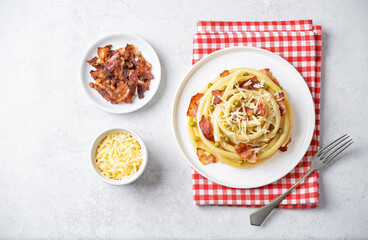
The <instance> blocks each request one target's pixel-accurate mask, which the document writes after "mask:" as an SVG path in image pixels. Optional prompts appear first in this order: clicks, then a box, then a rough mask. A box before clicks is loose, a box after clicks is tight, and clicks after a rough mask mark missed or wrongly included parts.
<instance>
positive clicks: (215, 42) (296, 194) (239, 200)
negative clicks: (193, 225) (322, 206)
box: [192, 20, 322, 208]
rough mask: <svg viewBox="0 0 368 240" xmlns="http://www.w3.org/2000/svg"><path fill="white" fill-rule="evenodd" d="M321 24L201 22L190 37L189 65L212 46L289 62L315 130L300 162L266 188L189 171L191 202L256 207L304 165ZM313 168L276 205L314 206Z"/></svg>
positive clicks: (290, 182) (273, 195)
mask: <svg viewBox="0 0 368 240" xmlns="http://www.w3.org/2000/svg"><path fill="white" fill-rule="evenodd" d="M321 31H322V28H321V26H313V23H312V20H298V21H278V22H274V21H273V22H217V21H200V22H198V24H197V33H196V34H195V36H194V39H193V45H194V46H193V64H194V63H196V62H197V61H199V60H200V59H201V58H203V57H204V56H206V55H207V54H210V53H212V52H215V51H217V50H220V49H223V48H227V47H232V46H253V47H259V48H263V49H266V50H269V51H271V52H274V53H276V54H278V55H280V56H281V57H283V58H284V59H286V60H287V61H288V62H290V63H291V64H292V65H293V66H294V67H295V68H296V69H297V70H298V71H299V72H300V74H301V75H302V76H303V78H304V80H305V81H306V82H307V84H308V87H309V89H310V91H311V93H312V96H313V99H314V103H315V111H316V129H315V131H314V135H313V139H312V142H311V145H310V147H309V149H308V151H307V153H306V154H305V156H304V157H303V160H302V161H301V162H300V163H299V164H298V165H297V166H296V167H295V168H294V169H293V170H292V171H291V172H290V173H289V174H287V175H286V176H285V177H283V178H281V179H280V180H278V181H276V182H274V183H271V184H269V185H267V186H263V187H260V188H253V189H235V188H229V187H225V186H221V185H219V184H216V183H214V182H212V181H210V180H208V179H206V178H204V177H203V176H201V175H200V174H199V173H197V172H196V171H195V170H194V169H193V170H192V171H193V173H192V180H193V200H194V203H195V204H197V205H227V206H230V205H232V206H247V207H260V206H262V205H265V204H267V203H269V202H270V201H272V200H274V199H275V198H276V197H278V196H279V195H281V194H282V193H283V192H285V191H286V190H287V189H289V188H290V187H291V186H292V185H294V184H295V182H296V181H298V180H299V179H300V178H301V177H302V176H303V175H304V174H305V173H306V172H307V171H308V169H309V167H310V165H311V163H310V158H311V156H313V155H314V154H315V153H316V152H317V151H318V148H319V143H320V142H319V135H320V130H319V127H320V81H321V48H322V36H321V34H322V33H321ZM318 195H319V193H318V172H314V173H313V174H312V175H311V176H309V177H308V178H307V179H306V180H305V181H304V183H302V184H301V185H300V186H299V187H298V188H296V189H295V190H294V191H293V192H292V193H291V194H290V195H289V196H288V197H287V198H285V199H284V200H283V201H282V202H281V203H280V205H279V206H278V207H279V208H316V207H317V206H318Z"/></svg>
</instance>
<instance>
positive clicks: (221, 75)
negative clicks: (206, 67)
mask: <svg viewBox="0 0 368 240" xmlns="http://www.w3.org/2000/svg"><path fill="white" fill-rule="evenodd" d="M228 75H230V72H229V70H225V71H223V72H222V73H221V74H220V77H222V78H223V77H226V76H228Z"/></svg>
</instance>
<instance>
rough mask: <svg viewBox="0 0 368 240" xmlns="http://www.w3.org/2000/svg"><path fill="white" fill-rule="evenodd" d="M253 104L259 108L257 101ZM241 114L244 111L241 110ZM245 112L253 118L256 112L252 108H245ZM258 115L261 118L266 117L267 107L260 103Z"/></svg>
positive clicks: (253, 101)
mask: <svg viewBox="0 0 368 240" xmlns="http://www.w3.org/2000/svg"><path fill="white" fill-rule="evenodd" d="M251 103H253V104H254V106H257V100H255V99H253V100H252V101H251ZM240 111H241V112H243V111H242V110H240ZM245 111H246V113H247V115H248V116H251V115H253V114H254V110H253V109H252V108H250V107H245ZM257 115H259V116H264V115H266V107H265V105H264V104H263V103H261V102H259V103H258V106H257Z"/></svg>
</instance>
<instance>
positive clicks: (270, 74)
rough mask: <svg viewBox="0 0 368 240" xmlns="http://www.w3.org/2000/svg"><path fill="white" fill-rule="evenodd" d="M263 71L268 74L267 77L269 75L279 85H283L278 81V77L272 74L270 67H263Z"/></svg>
mask: <svg viewBox="0 0 368 240" xmlns="http://www.w3.org/2000/svg"><path fill="white" fill-rule="evenodd" d="M260 71H261V72H263V73H264V74H266V75H267V77H269V78H270V79H271V80H272V81H273V82H274V83H275V84H276V85H277V86H279V87H280V86H281V85H280V83H279V81H277V79H276V78H275V76H273V75H272V73H271V71H270V69H268V68H265V69H261V70H260Z"/></svg>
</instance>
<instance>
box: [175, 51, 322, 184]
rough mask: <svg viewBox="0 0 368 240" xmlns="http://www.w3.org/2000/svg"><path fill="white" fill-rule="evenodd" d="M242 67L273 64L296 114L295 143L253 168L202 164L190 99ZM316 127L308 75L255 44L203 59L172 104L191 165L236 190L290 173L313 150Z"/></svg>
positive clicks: (179, 137) (177, 131) (180, 140)
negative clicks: (190, 128)
mask: <svg viewBox="0 0 368 240" xmlns="http://www.w3.org/2000/svg"><path fill="white" fill-rule="evenodd" d="M237 67H246V68H254V69H263V68H269V69H270V70H271V71H272V73H273V75H274V76H275V77H276V78H277V80H278V81H279V82H280V84H281V85H282V87H283V88H284V89H285V90H286V91H287V93H288V98H289V101H290V103H291V106H292V108H293V112H294V129H293V133H292V141H291V143H290V144H289V145H288V151H287V152H284V153H280V152H278V153H276V154H275V155H274V156H273V157H272V158H270V159H268V160H267V161H265V162H263V163H261V164H259V165H256V166H254V167H251V168H234V167H231V166H229V165H226V164H223V163H216V164H208V165H203V164H202V163H201V162H200V161H199V160H198V157H197V155H196V153H195V151H194V149H193V147H192V145H191V144H190V142H189V137H188V134H187V129H186V121H187V117H186V112H187V109H188V106H189V102H190V98H191V96H193V95H194V94H196V93H197V92H199V91H200V90H201V89H202V88H203V87H204V86H206V85H207V84H208V83H209V82H210V81H211V80H212V79H214V78H215V77H216V76H217V75H218V74H220V73H221V72H222V71H223V70H226V69H232V68H237ZM314 126H315V112H314V103H313V99H312V96H311V93H310V91H309V89H308V86H307V84H306V82H305V81H304V79H303V77H302V76H301V75H300V74H299V72H298V71H297V70H296V69H295V68H294V67H293V66H292V65H291V64H290V63H289V62H287V61H286V60H285V59H283V58H281V57H280V56H278V55H276V54H274V53H272V52H269V51H266V50H263V49H260V48H253V47H233V48H226V49H223V50H220V51H217V52H214V53H212V54H210V55H208V56H206V57H205V58H203V59H202V60H200V61H199V62H198V63H196V64H195V65H194V66H193V67H192V68H191V69H190V70H189V71H188V72H187V73H186V74H185V77H184V79H183V81H182V83H181V85H180V86H179V89H178V91H177V93H176V97H175V100H174V106H173V127H174V134H175V137H176V140H177V143H178V145H179V148H180V149H181V151H182V153H183V154H184V156H185V158H186V159H187V160H188V162H189V164H190V165H191V166H192V167H193V168H194V169H195V170H196V171H197V172H199V173H200V174H201V175H203V176H204V177H206V178H208V179H210V180H212V181H213V182H216V183H218V184H221V185H224V186H228V187H234V188H255V187H260V186H264V185H267V184H269V183H272V182H274V181H276V180H278V179H280V178H282V177H283V176H285V175H286V174H287V173H289V172H290V171H291V170H292V169H293V168H294V167H295V166H296V165H297V164H298V163H299V161H300V160H301V159H302V158H303V156H304V154H305V153H306V151H307V150H308V146H309V144H310V142H311V140H312V136H313V131H314Z"/></svg>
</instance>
